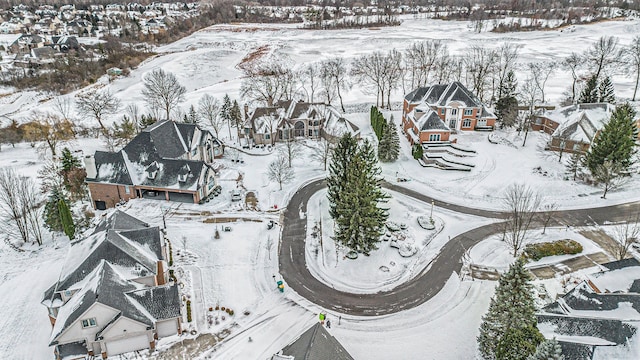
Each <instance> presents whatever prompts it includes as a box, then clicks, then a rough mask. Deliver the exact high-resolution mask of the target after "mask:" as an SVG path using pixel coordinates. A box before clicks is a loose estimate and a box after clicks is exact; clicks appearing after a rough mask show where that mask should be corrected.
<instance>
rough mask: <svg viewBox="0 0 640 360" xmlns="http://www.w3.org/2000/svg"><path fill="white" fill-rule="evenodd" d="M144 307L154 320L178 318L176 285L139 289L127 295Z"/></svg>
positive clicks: (178, 306)
mask: <svg viewBox="0 0 640 360" xmlns="http://www.w3.org/2000/svg"><path fill="white" fill-rule="evenodd" d="M127 295H128V296H130V297H131V298H132V299H133V300H135V301H137V302H138V303H139V304H140V305H142V307H144V308H145V309H146V310H147V311H148V312H149V314H151V316H153V317H154V318H155V319H156V320H165V319H172V318H176V317H180V296H179V293H178V286H177V285H173V286H170V285H166V286H158V287H153V288H148V289H140V290H136V291H133V292H130V293H128V294H127Z"/></svg>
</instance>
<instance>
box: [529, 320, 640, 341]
mask: <svg viewBox="0 0 640 360" xmlns="http://www.w3.org/2000/svg"><path fill="white" fill-rule="evenodd" d="M537 318H538V325H539V326H540V324H545V323H548V324H550V325H552V326H553V327H554V329H555V330H554V333H556V334H559V335H571V336H590V337H594V338H599V339H604V340H607V341H611V342H613V343H616V344H618V345H623V344H626V343H627V341H628V339H629V338H631V337H632V336H633V335H634V334H635V333H636V331H637V329H636V328H635V327H633V326H631V325H629V324H627V323H624V322H622V321H620V320H611V319H598V318H588V317H576V316H562V315H549V314H538V315H537ZM565 341H566V340H565Z"/></svg>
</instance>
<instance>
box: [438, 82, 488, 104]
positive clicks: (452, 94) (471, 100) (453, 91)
mask: <svg viewBox="0 0 640 360" xmlns="http://www.w3.org/2000/svg"><path fill="white" fill-rule="evenodd" d="M451 101H459V102H461V103H463V104H465V105H466V107H479V106H482V102H480V100H478V98H476V97H475V96H474V95H473V94H472V93H471V91H469V90H468V89H467V88H466V87H465V86H464V85H462V83H461V82H459V81H454V82H452V83H451V84H449V86H448V87H447V89H446V91H445V92H444V94H442V95H441V96H440V97H439V101H438V105H439V106H446V105H447V104H448V103H449V102H451Z"/></svg>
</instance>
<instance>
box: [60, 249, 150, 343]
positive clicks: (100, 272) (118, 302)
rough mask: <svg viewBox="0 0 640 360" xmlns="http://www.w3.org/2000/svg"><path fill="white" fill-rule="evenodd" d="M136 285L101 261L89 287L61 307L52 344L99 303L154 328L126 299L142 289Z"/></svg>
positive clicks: (85, 287) (91, 276)
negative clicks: (126, 294)
mask: <svg viewBox="0 0 640 360" xmlns="http://www.w3.org/2000/svg"><path fill="white" fill-rule="evenodd" d="M134 284H135V283H133V282H130V281H127V280H126V279H124V278H123V277H122V276H121V274H120V273H119V272H118V271H116V270H115V269H114V268H113V267H112V266H111V265H110V264H109V263H108V262H106V261H104V260H102V261H100V263H99V265H98V266H97V267H96V269H95V270H94V271H93V272H92V273H91V275H90V276H89V279H88V281H87V283H86V284H85V286H84V287H83V288H82V289H81V290H80V291H79V292H78V293H76V294H74V296H73V297H72V298H71V300H69V301H68V302H67V303H66V304H64V305H63V306H62V307H61V308H60V310H59V312H58V316H57V318H56V323H55V325H54V326H53V331H52V333H51V340H50V341H51V343H52V344H51V345H54V343H55V341H56V340H57V338H58V337H59V336H60V335H61V334H62V333H63V332H64V331H65V330H66V329H67V328H69V326H71V325H72V324H73V323H75V322H76V321H77V320H78V319H79V318H80V317H81V316H82V315H83V314H84V313H85V312H86V311H87V310H89V308H90V307H91V306H92V305H93V304H95V303H101V304H104V305H107V306H109V307H111V308H114V309H117V310H120V314H121V315H122V316H125V317H127V318H129V319H132V320H135V321H138V322H141V323H143V324H147V325H153V319H150V318H149V317H148V316H146V315H145V314H144V313H143V312H141V311H140V310H139V309H138V307H137V306H135V304H133V303H131V301H130V300H129V299H128V298H127V297H126V296H125V293H126V292H130V291H133V290H136V289H137V287H138V286H142V285H140V284H137V285H134Z"/></svg>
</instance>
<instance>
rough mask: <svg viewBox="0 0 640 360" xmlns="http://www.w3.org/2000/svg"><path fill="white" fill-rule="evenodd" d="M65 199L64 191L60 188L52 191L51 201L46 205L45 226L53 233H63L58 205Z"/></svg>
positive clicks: (54, 188)
mask: <svg viewBox="0 0 640 360" xmlns="http://www.w3.org/2000/svg"><path fill="white" fill-rule="evenodd" d="M62 198H63V195H62V191H61V190H60V188H58V187H53V188H52V189H51V194H49V199H47V202H46V203H45V205H44V224H45V226H46V227H47V229H49V230H51V231H63V230H64V227H63V226H62V219H61V217H60V210H59V208H58V203H59V202H60V199H62Z"/></svg>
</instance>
